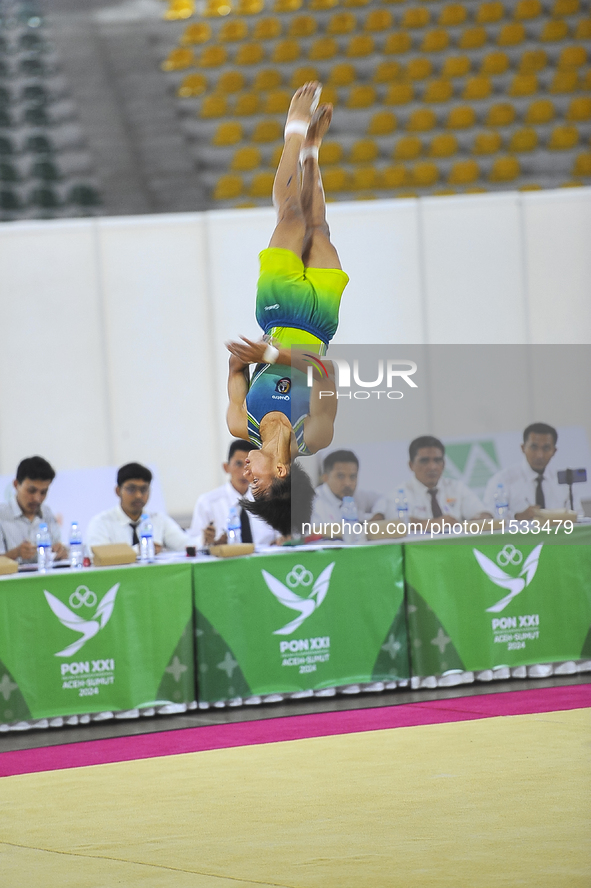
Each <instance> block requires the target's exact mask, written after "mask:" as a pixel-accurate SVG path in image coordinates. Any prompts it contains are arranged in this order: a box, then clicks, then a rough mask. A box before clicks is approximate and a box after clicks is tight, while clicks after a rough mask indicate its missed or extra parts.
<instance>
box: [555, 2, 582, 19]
mask: <svg viewBox="0 0 591 888" xmlns="http://www.w3.org/2000/svg"><path fill="white" fill-rule="evenodd" d="M578 11H579V0H555V3H554V6H553V7H552V15H553V16H554V17H555V18H562V17H563V16H565V15H576V14H577V12H578Z"/></svg>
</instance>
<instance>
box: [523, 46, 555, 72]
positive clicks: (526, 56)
mask: <svg viewBox="0 0 591 888" xmlns="http://www.w3.org/2000/svg"><path fill="white" fill-rule="evenodd" d="M547 64H548V56H547V54H546V51H545V50H544V49H528V50H526V51H525V52H524V53H523V55H522V56H521V58H520V60H519V73H520V74H537V72H538V71H542V70H543V69H544V68H545V67H546V65H547Z"/></svg>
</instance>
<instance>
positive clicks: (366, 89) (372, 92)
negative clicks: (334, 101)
mask: <svg viewBox="0 0 591 888" xmlns="http://www.w3.org/2000/svg"><path fill="white" fill-rule="evenodd" d="M375 102H376V89H375V86H372V85H371V84H370V83H359V84H356V85H355V86H352V87H351V89H350V90H349V95H348V96H347V103H346V107H347V108H371V106H372V105H374V104H375Z"/></svg>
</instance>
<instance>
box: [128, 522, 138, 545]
mask: <svg viewBox="0 0 591 888" xmlns="http://www.w3.org/2000/svg"><path fill="white" fill-rule="evenodd" d="M138 525H139V521H136V522H135V523H134V522H133V521H130V522H129V526H130V527H131V528H132V529H133V537H132V538H131V545H132V546H139V544H140V541H139V538H138V535H137V529H138Z"/></svg>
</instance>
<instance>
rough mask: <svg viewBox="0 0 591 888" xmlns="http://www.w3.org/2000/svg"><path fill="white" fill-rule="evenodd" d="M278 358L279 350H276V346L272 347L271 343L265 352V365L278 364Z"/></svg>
mask: <svg viewBox="0 0 591 888" xmlns="http://www.w3.org/2000/svg"><path fill="white" fill-rule="evenodd" d="M278 357H279V349H278V348H275V346H274V345H271V344H270V343H269V345H268V346H267V348H266V349H265V351H264V352H263V361H264V362H265V364H276V363H277V358H278Z"/></svg>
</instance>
